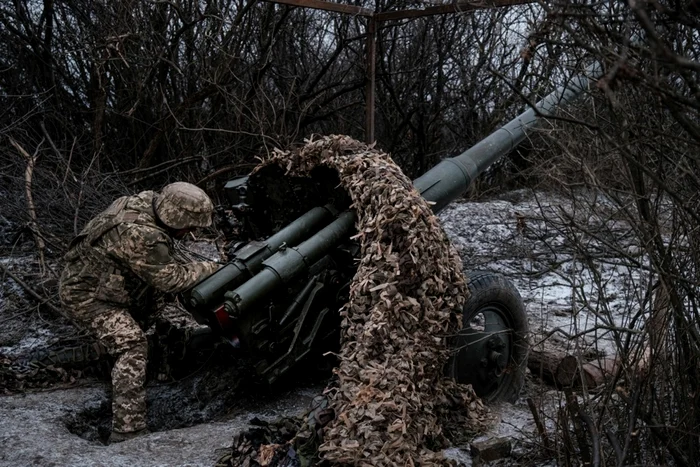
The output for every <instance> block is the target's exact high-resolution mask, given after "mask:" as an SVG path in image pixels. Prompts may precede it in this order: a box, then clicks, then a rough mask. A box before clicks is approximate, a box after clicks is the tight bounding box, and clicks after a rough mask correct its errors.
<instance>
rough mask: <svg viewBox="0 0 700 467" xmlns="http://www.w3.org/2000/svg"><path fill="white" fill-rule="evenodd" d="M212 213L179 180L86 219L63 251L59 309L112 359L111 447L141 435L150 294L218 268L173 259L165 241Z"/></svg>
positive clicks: (204, 199)
mask: <svg viewBox="0 0 700 467" xmlns="http://www.w3.org/2000/svg"><path fill="white" fill-rule="evenodd" d="M212 212H213V205H212V202H211V200H210V199H209V197H208V196H207V195H206V193H204V191H202V190H201V189H199V188H197V187H196V186H194V185H191V184H189V183H184V182H177V183H172V184H170V185H167V186H166V187H165V188H163V189H162V190H161V192H160V193H156V192H153V191H144V192H141V193H139V194H137V195H134V196H124V197H121V198H119V199H117V200H116V201H114V202H113V203H112V204H111V205H110V206H109V207H108V208H107V209H106V210H105V211H103V212H102V213H100V214H99V215H97V217H95V218H94V219H92V220H91V221H90V222H89V223H88V224H87V226H86V227H85V228H84V229H83V231H82V232H80V234H79V235H78V236H77V237H76V238H75V239H74V240H73V241H72V242H71V244H70V247H69V250H68V253H66V256H65V262H66V264H65V269H64V270H63V273H62V275H61V282H60V296H61V303H62V305H63V309H64V310H65V311H66V312H67V314H68V315H69V316H70V317H71V318H73V319H74V321H75V322H76V324H78V325H79V326H81V327H83V328H84V329H86V330H88V331H89V332H90V333H91V334H92V335H93V336H95V337H96V338H98V339H99V340H100V341H101V342H102V344H104V346H105V347H106V348H107V351H108V352H109V353H110V355H112V356H113V357H114V358H115V359H116V360H115V363H114V367H113V369H112V389H113V391H112V419H113V424H112V433H111V435H110V437H109V442H110V443H114V442H119V441H124V440H126V439H130V438H133V437H135V436H138V435H140V434H144V433H148V427H147V425H146V389H145V383H146V356H147V352H148V344H147V341H146V335H145V334H144V331H143V330H142V326H145V323H146V322H147V318H148V317H149V315H151V314H152V312H153V311H154V310H153V304H152V297H153V293H154V291H160V292H164V293H177V292H181V291H183V290H186V289H188V288H189V287H191V286H193V285H194V284H196V283H197V282H199V281H200V280H202V279H204V278H205V277H207V276H208V275H210V274H212V273H213V272H214V271H216V270H217V269H218V268H219V264H218V263H216V262H198V263H189V264H180V263H178V262H177V261H175V259H174V258H173V256H172V246H173V241H172V238H176V239H179V238H182V237H183V236H184V235H186V234H187V233H188V232H190V231H192V230H194V229H196V228H199V227H208V226H209V225H211V222H212V220H211V218H212Z"/></svg>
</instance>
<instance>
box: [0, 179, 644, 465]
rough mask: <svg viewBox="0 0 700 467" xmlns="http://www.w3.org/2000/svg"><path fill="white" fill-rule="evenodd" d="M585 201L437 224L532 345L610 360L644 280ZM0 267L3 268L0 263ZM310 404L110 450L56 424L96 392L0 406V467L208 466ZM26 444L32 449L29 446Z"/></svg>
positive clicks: (456, 211) (505, 417) (448, 214)
mask: <svg viewBox="0 0 700 467" xmlns="http://www.w3.org/2000/svg"><path fill="white" fill-rule="evenodd" d="M582 196H584V197H588V199H586V200H585V201H586V203H584V204H588V205H596V206H598V207H602V209H600V210H598V211H596V212H597V213H598V214H596V215H593V214H591V213H590V212H586V211H582V210H580V206H581V203H579V201H580V200H575V201H577V202H574V200H570V199H565V198H561V197H559V196H555V195H551V194H546V195H545V194H542V193H534V192H531V191H515V192H510V193H507V194H506V195H503V196H500V197H499V199H495V200H489V201H483V202H460V203H454V204H452V205H451V206H449V207H447V208H446V209H445V210H444V211H443V212H441V213H440V216H439V217H440V220H441V222H442V224H443V226H444V228H445V231H446V232H447V234H448V235H449V237H450V238H451V240H452V242H453V243H454V245H455V247H456V248H457V249H458V251H459V252H460V254H461V256H462V258H463V261H464V264H465V267H466V268H468V269H471V270H487V271H494V272H500V273H502V274H504V275H505V276H506V277H508V278H509V279H510V280H511V281H512V282H513V283H514V284H515V285H516V287H517V288H518V290H519V291H520V294H521V295H522V297H523V299H524V301H525V304H526V308H527V313H528V321H529V325H530V330H531V333H532V335H533V339H535V340H541V339H543V338H544V337H545V336H547V335H548V334H551V333H552V332H553V331H554V330H555V329H558V330H560V331H561V332H554V336H552V337H555V336H558V337H559V338H560V341H563V342H564V343H565V344H568V345H570V346H571V347H572V350H575V349H579V350H584V349H583V348H584V347H591V348H595V349H596V350H597V352H598V353H599V354H602V355H614V354H615V353H616V343H615V341H616V339H620V338H621V337H624V336H627V335H632V336H639V329H638V327H639V326H638V325H636V326H635V322H636V321H635V320H638V321H640V320H639V316H638V313H639V310H641V309H644V307H643V306H642V303H643V302H644V300H647V299H648V297H646V296H645V295H644V294H642V293H640V291H646V290H648V289H649V281H650V278H649V275H648V273H647V272H646V268H645V264H644V261H643V259H642V258H640V257H639V256H638V250H639V249H638V247H637V246H636V245H635V242H634V240H633V238H634V237H633V235H631V232H630V229H629V228H628V227H627V226H626V224H625V222H624V221H623V220H620V219H616V218H614V216H609V217H606V216H605V215H603V214H600V213H605V212H607V211H606V209H605V203H606V201H605V200H604V199H596V198H595V197H594V196H593V195H590V194H585V193H584V194H582ZM610 212H612V211H610ZM573 222H577V223H579V224H580V225H585V226H588V228H589V229H590V232H589V234H581V233H580V232H579V233H578V234H576V235H573V234H570V233H571V231H570V229H569V226H570V225H571V224H572V223H573ZM612 240H614V241H612ZM3 264H6V265H7V264H9V263H8V262H7V261H6V260H3ZM21 293H22V291H21V290H19V289H18V288H17V287H16V285H14V284H11V283H8V282H7V281H6V282H5V283H4V284H3V287H2V289H0V320H5V319H7V318H8V316H7V315H6V313H5V312H6V310H7V309H8V306H7V304H6V302H5V301H4V300H6V299H7V297H8V296H9V295H10V294H21ZM16 312H17V310H13V311H11V313H16ZM630 328H634V329H630ZM51 337H52V336H51V335H47V334H46V333H45V332H43V331H41V329H40V325H39V323H38V322H37V325H36V326H32V327H31V328H30V329H28V330H27V331H26V335H25V336H24V337H23V338H21V339H20V340H19V341H16V343H15V344H14V345H13V347H12V349H8V348H1V349H0V350H2V351H3V352H5V353H6V354H7V353H9V352H12V351H15V350H16V348H17V345H24V346H26V345H36V343H37V342H38V341H37V339H38V340H41V339H47V340H50V339H51ZM561 338H564V339H561ZM2 341H3V339H0V345H3V342H2ZM17 342H18V343H19V344H18V343H17ZM528 384H529V385H532V384H533V383H532V381H531V380H529V382H528ZM530 390H531V391H532V388H530ZM309 395H310V394H309V390H308V389H300V390H293V391H291V392H289V393H287V394H283V395H281V396H280V398H279V400H278V401H276V402H274V403H273V402H270V403H268V404H267V405H265V406H264V407H263V408H261V407H256V408H252V409H251V410H250V411H248V412H246V409H245V407H242V408H240V411H239V412H237V413H236V414H235V415H234V416H233V418H231V419H230V420H228V421H224V422H221V421H218V422H215V423H213V422H212V423H202V424H200V425H197V426H195V427H190V428H186V429H182V430H173V431H169V432H160V433H154V434H151V435H148V436H147V437H144V438H142V439H137V440H132V441H129V442H126V443H123V444H121V445H116V446H103V445H101V444H99V443H97V442H92V443H91V442H89V441H86V440H84V439H82V438H79V437H78V436H76V435H73V434H71V433H70V432H68V431H67V429H66V428H65V424H64V423H63V422H62V420H63V419H64V418H65V417H66V416H67V414H69V413H71V412H75V411H76V407H78V408H79V407H80V406H84V405H85V404H88V403H89V401H90V400H92V399H95V398H98V399H99V398H105V397H106V396H105V393H104V389H102V388H91V389H71V390H60V391H56V392H47V393H35V394H31V395H28V396H3V397H0V417H1V418H2V419H3V423H2V424H0V465H2V466H8V467H9V466H16V465H98V464H99V465H105V466H112V465H113V466H117V465H130V466H133V467H136V466H140V465H144V466H145V465H212V463H213V459H214V458H215V457H216V456H215V454H214V452H213V450H214V449H215V448H218V447H224V446H227V445H230V440H231V437H232V436H233V435H234V434H235V433H236V432H237V431H240V430H241V429H242V428H243V426H244V422H245V421H246V420H247V419H249V418H251V417H252V416H256V415H260V414H261V413H262V414H263V415H264V416H265V417H267V418H273V417H275V416H279V415H284V414H290V413H294V412H299V411H301V410H303V408H304V407H305V402H307V399H309V397H308V396H309ZM530 395H532V392H530ZM557 397H558V395H557V393H556V391H553V390H551V389H549V388H546V387H541V388H539V389H537V399H538V402H539V403H540V404H544V405H546V404H548V403H554V402H552V401H555V400H556V398H557ZM547 401H549V402H547ZM494 414H495V415H496V416H497V418H498V419H499V420H500V422H499V423H496V424H495V425H494V426H493V427H492V428H491V430H490V431H489V433H487V434H486V435H485V436H489V437H491V436H504V437H509V438H524V437H528V436H532V434H533V433H534V432H535V427H534V422H533V420H532V416H531V414H530V411H529V409H528V408H527V405H526V404H525V402H524V400H521V401H519V402H518V403H517V404H515V405H510V404H504V405H502V406H500V407H495V408H494ZM37 435H38V436H37ZM31 438H36V439H41V442H40V443H35V442H30V441H28V440H29V439H31ZM179 450H182V453H183V454H182V455H181V456H180V457H178V452H180V451H179ZM448 455H449V456H450V457H451V458H453V459H455V460H457V461H458V462H460V464H461V465H471V458H470V456H469V454H468V451H467V450H463V449H451V450H450V451H449V452H448Z"/></svg>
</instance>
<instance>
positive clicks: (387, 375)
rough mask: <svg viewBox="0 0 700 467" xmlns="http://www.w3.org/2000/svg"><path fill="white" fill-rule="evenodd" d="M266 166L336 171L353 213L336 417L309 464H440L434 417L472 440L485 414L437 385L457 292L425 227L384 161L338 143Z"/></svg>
mask: <svg viewBox="0 0 700 467" xmlns="http://www.w3.org/2000/svg"><path fill="white" fill-rule="evenodd" d="M269 164H279V165H281V166H282V167H284V168H285V169H286V170H287V173H288V174H290V175H296V176H303V175H305V174H308V173H309V172H310V171H311V169H313V168H314V167H316V166H318V165H324V166H328V167H331V168H334V169H336V170H337V171H338V173H339V175H340V180H341V184H342V185H343V187H344V188H345V189H346V190H347V191H348V193H349V194H350V196H351V198H352V201H353V205H352V209H354V210H355V212H356V213H357V225H356V227H357V231H358V234H357V235H356V237H355V238H356V239H357V240H358V241H359V242H360V245H361V259H360V263H359V268H358V270H357V274H356V275H355V278H354V280H353V283H352V285H351V289H350V300H349V303H348V304H347V305H346V306H345V307H344V308H343V309H342V310H341V316H342V318H343V322H342V336H341V344H342V347H341V351H340V355H339V366H338V368H336V369H335V374H336V379H335V381H334V384H333V386H332V387H329V388H328V389H327V390H326V394H327V396H328V398H329V400H330V405H331V408H332V409H334V411H335V414H336V417H335V419H334V420H333V421H331V422H330V423H329V424H328V425H327V426H326V427H325V429H324V436H323V443H322V445H321V446H320V448H319V451H320V453H321V457H322V458H323V459H325V461H327V462H329V463H332V464H353V465H373V466H378V465H422V466H428V465H442V464H446V463H447V461H445V460H444V459H443V458H442V456H441V454H440V452H439V449H441V448H442V447H443V446H444V438H443V436H442V427H441V423H440V421H441V419H442V418H443V417H442V416H441V415H443V414H444V413H445V412H446V411H454V409H457V410H456V412H459V409H462V412H463V413H464V412H465V411H469V410H471V413H469V415H468V416H467V417H462V419H461V421H462V422H464V421H467V422H471V426H465V427H463V428H464V429H469V428H472V429H475V428H478V425H479V423H480V422H479V421H480V420H483V419H484V413H485V410H486V409H485V408H484V406H483V405H482V404H481V402H480V401H478V399H477V398H476V396H475V395H474V394H473V392H472V391H471V388H470V387H467V386H460V385H457V384H456V383H454V381H452V380H448V379H446V378H444V377H443V367H444V364H445V362H446V360H447V358H448V351H447V347H446V343H447V342H446V341H447V338H448V336H450V335H453V334H454V333H455V332H456V331H457V330H458V329H459V327H460V325H461V314H460V313H459V311H460V310H461V309H462V308H463V305H464V303H465V300H466V298H467V297H468V294H469V291H468V288H467V286H466V282H465V278H464V275H463V273H462V265H461V261H460V258H459V256H458V255H457V253H456V251H455V250H454V249H453V248H452V246H451V244H450V242H449V240H448V239H447V237H446V235H445V233H444V232H443V230H442V228H441V227H440V225H439V223H438V220H437V218H436V217H435V216H434V215H433V213H432V211H431V210H430V207H429V205H428V204H427V202H426V201H425V200H424V199H423V198H422V197H421V196H420V195H419V194H418V192H417V191H416V190H415V189H414V188H413V184H412V182H411V180H410V179H408V178H407V177H406V176H405V175H404V174H403V173H402V172H401V170H400V169H399V167H398V166H397V165H396V164H395V163H394V162H393V161H392V159H391V158H390V157H389V156H388V155H387V154H385V153H383V152H381V151H378V150H376V149H373V148H372V147H370V146H368V145H366V144H363V143H360V142H358V141H356V140H353V139H351V138H349V137H346V136H330V137H324V138H321V139H317V140H312V141H308V142H307V144H306V145H304V146H303V147H302V148H300V149H299V150H296V151H293V152H288V151H279V150H278V151H276V152H275V153H274V154H273V156H272V157H271V158H270V159H269V160H267V161H265V162H264V163H263V164H262V166H267V165H269ZM274 442H278V441H274ZM264 450H269V446H264V445H263V446H261V447H260V448H259V450H258V454H259V455H258V456H256V459H253V460H254V461H255V462H257V463H260V464H261V465H272V464H269V463H268V462H265V461H263V462H261V461H262V460H263V459H262V455H261V454H260V453H263V451H264ZM234 451H235V446H234ZM265 452H267V451H265ZM265 457H267V458H269V457H270V456H269V454H267V455H266V456H265ZM248 462H250V459H248V460H246V461H245V462H242V463H240V464H236V463H235V462H233V465H244V464H247V463H248ZM249 465H256V464H255V463H251V464H249Z"/></svg>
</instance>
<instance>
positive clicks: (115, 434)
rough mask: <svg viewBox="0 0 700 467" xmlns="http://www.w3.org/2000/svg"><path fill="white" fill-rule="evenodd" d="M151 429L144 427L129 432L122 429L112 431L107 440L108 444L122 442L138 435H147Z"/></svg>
mask: <svg viewBox="0 0 700 467" xmlns="http://www.w3.org/2000/svg"><path fill="white" fill-rule="evenodd" d="M150 432H151V431H150V430H149V429H148V428H143V429H141V430H138V431H127V432H122V431H114V430H113V431H112V433H111V434H110V435H109V439H108V440H107V444H115V443H121V442H122V441H127V440H129V439H133V438H136V437H138V436H142V435H147V434H149V433H150Z"/></svg>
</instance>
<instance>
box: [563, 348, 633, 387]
mask: <svg viewBox="0 0 700 467" xmlns="http://www.w3.org/2000/svg"><path fill="white" fill-rule="evenodd" d="M618 366H619V362H618V361H617V359H616V358H603V359H599V360H593V361H590V362H580V360H579V358H578V357H575V356H573V355H567V356H566V357H564V358H563V359H562V360H561V361H560V362H559V366H558V367H557V370H556V382H557V383H558V384H560V385H562V386H564V387H585V388H587V389H594V388H597V387H598V386H601V385H602V384H603V383H605V381H607V380H608V379H610V378H611V377H612V376H613V375H614V374H615V372H617V370H618Z"/></svg>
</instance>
